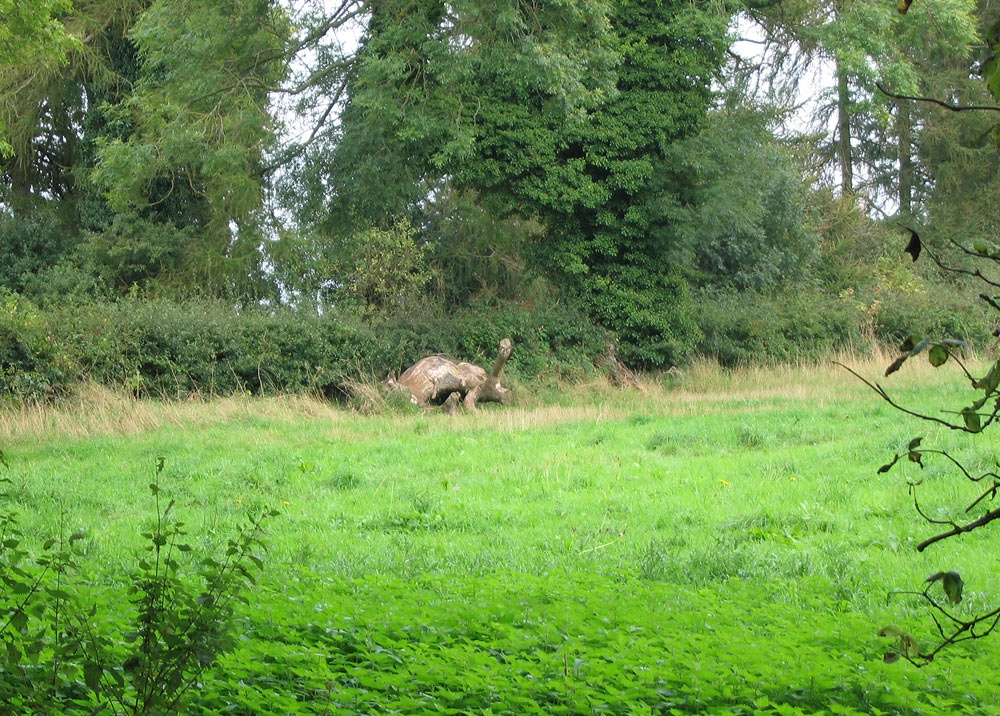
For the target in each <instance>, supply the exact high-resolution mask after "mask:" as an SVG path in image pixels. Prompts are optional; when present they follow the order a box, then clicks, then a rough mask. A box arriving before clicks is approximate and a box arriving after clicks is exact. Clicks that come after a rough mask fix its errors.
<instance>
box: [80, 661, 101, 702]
mask: <svg viewBox="0 0 1000 716" xmlns="http://www.w3.org/2000/svg"><path fill="white" fill-rule="evenodd" d="M103 673H104V670H103V669H101V665H100V664H98V663H97V662H94V661H88V662H86V663H85V664H84V665H83V682H84V683H85V684H86V685H87V688H88V689H90V690H91V691H93V692H94V693H95V694H96V693H99V692H100V688H101V675H102V674H103Z"/></svg>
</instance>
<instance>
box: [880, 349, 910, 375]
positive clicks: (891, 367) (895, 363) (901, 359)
mask: <svg viewBox="0 0 1000 716" xmlns="http://www.w3.org/2000/svg"><path fill="white" fill-rule="evenodd" d="M909 357H910V356H909V355H908V354H905V353H904V354H903V355H901V356H900V357H899V358H897V359H896V360H894V361H893V362H892V363H891V364H890V365H889V367H888V368H886V369H885V374H886V375H887V376H888V375H892V374H893V373H895V372H896V371H897V370H899V369H900V367H901V366H902V365H903V363H905V362H906V359H907V358H909Z"/></svg>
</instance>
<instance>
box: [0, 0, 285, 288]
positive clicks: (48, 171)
mask: <svg viewBox="0 0 1000 716" xmlns="http://www.w3.org/2000/svg"><path fill="white" fill-rule="evenodd" d="M65 23H66V28H67V30H68V32H70V33H72V35H73V37H75V38H76V42H75V43H74V45H73V51H72V52H70V53H69V55H68V61H67V62H65V63H63V64H51V63H50V64H49V65H44V66H43V67H42V70H41V71H39V70H38V68H37V67H35V66H32V65H31V64H30V57H26V56H25V55H16V56H10V57H8V58H6V59H7V64H6V65H4V69H5V72H4V73H3V74H2V76H0V81H2V82H3V87H5V88H6V92H2V96H3V97H4V98H5V99H6V101H5V103H4V104H2V105H0V111H2V112H3V115H2V117H3V118H5V119H6V123H7V125H8V127H9V130H10V131H9V133H8V136H9V137H10V141H11V143H12V145H13V147H14V149H15V152H16V158H15V160H13V161H10V162H7V163H6V164H5V166H4V169H5V175H6V179H7V186H6V187H5V189H6V191H5V192H4V201H5V203H6V205H7V206H8V207H9V209H10V212H11V215H12V219H10V220H12V221H14V222H27V223H32V222H33V221H34V218H35V216H36V215H37V214H38V213H39V212H40V211H41V212H42V213H53V212H54V213H56V214H57V215H58V217H59V222H58V223H56V224H53V226H57V227H58V229H53V231H54V233H55V235H56V236H58V237H59V240H58V241H54V240H53V241H49V242H48V244H45V243H41V242H40V243H39V244H38V246H39V247H40V249H39V251H38V252H37V254H38V255H36V256H35V257H34V264H35V265H34V266H33V268H34V271H33V272H32V273H37V272H38V271H40V270H42V271H44V269H46V268H52V267H53V266H54V265H55V264H57V263H58V262H59V261H60V260H61V261H62V267H61V268H59V269H56V270H57V272H58V271H59V270H62V271H64V272H65V271H68V272H69V273H71V274H73V275H74V276H76V277H77V278H78V279H80V280H83V279H86V278H88V277H89V278H99V280H101V281H103V282H105V283H107V284H108V286H109V288H110V289H112V290H115V291H122V290H129V289H130V288H131V287H132V286H135V285H146V284H147V283H157V284H159V285H160V286H167V285H170V284H175V285H183V286H184V287H185V288H190V287H192V286H195V287H199V288H200V289H201V290H203V291H211V292H227V293H232V291H234V290H238V291H246V292H247V294H248V295H249V296H254V295H259V294H260V293H261V292H262V291H267V289H266V288H264V287H263V286H262V284H266V283H267V281H266V278H265V274H264V271H263V270H262V263H263V261H264V257H263V255H262V252H261V247H262V245H263V244H264V241H263V238H262V236H263V234H262V232H263V221H262V218H263V212H262V207H263V192H264V190H265V188H266V182H267V179H268V177H267V167H266V166H265V152H266V151H267V150H268V149H269V148H270V143H271V141H272V129H273V127H272V122H271V119H270V116H269V113H268V93H269V91H270V89H271V88H273V87H275V86H277V84H278V83H279V82H280V80H281V77H282V76H283V73H284V66H285V60H286V57H285V51H286V49H287V48H286V46H285V42H286V40H287V37H288V33H289V27H288V22H287V18H286V17H285V15H284V13H283V12H282V11H281V10H280V8H279V7H278V6H277V3H276V2H270V1H269V0H231V1H228V2H222V3H211V4H209V5H205V4H203V3H193V2H188V1H186V0H176V1H167V0H155V1H154V0H125V1H124V2H123V1H122V0H80V1H79V2H78V3H76V6H75V7H74V8H73V9H72V12H71V13H69V14H67V15H66V16H65ZM15 89H16V90H17V91H14V90H15ZM21 233H24V232H21ZM43 247H54V248H45V250H44V252H43V251H42V248H43ZM16 249H17V247H14V246H3V245H0V253H3V252H4V251H7V252H13V251H15V250H16ZM74 282H78V281H74ZM43 283H46V284H52V285H55V284H57V283H58V282H55V281H44V282H43ZM14 287H15V288H20V287H19V286H16V285H15V286H14ZM271 291H272V292H273V289H271Z"/></svg>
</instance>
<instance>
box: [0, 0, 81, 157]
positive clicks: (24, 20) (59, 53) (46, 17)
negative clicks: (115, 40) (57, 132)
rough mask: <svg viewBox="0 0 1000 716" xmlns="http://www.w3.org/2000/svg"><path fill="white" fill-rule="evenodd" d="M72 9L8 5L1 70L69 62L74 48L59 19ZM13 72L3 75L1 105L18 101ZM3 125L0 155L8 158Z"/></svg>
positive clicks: (62, 4)
mask: <svg viewBox="0 0 1000 716" xmlns="http://www.w3.org/2000/svg"><path fill="white" fill-rule="evenodd" d="M71 8H72V2H71V1H70V0H36V1H35V2H30V3H23V2H6V3H4V7H3V12H2V14H0V67H3V68H10V67H11V66H14V65H23V66H26V67H33V68H35V70H36V71H37V70H39V69H43V70H46V69H50V68H51V67H54V66H59V65H62V64H64V63H65V62H66V53H67V52H68V51H69V50H70V49H71V48H72V47H73V46H74V45H75V43H74V41H73V39H72V38H71V37H70V35H69V34H68V33H67V32H66V28H65V26H64V25H63V24H62V22H60V20H59V16H60V15H62V14H64V13H67V12H69V11H70V9H71ZM10 80H11V76H10V72H9V71H8V72H6V73H4V75H3V76H0V103H2V105H4V106H6V105H8V104H9V103H11V102H13V101H14V100H15V98H14V96H13V95H14V91H15V90H16V89H17V85H16V84H13V83H11V81H10ZM4 133H5V130H4V127H3V125H0V156H3V157H5V158H7V159H9V158H10V156H11V155H12V154H13V151H14V148H13V146H12V145H11V144H10V142H9V141H8V140H6V139H4V137H3V135H4Z"/></svg>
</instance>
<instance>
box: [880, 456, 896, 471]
mask: <svg viewBox="0 0 1000 716" xmlns="http://www.w3.org/2000/svg"><path fill="white" fill-rule="evenodd" d="M898 461H899V455H893V456H892V462H890V463H887V464H885V465H883V466H882V467H880V468H879V469H878V474H879V475H881V474H883V473H886V472H889V470H891V469H892V466H893V465H895V464H896V463H897V462H898Z"/></svg>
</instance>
